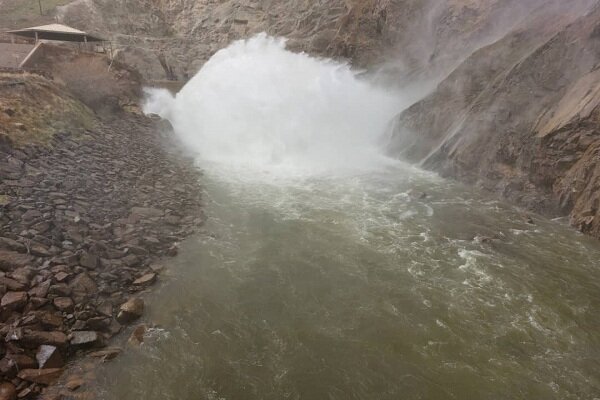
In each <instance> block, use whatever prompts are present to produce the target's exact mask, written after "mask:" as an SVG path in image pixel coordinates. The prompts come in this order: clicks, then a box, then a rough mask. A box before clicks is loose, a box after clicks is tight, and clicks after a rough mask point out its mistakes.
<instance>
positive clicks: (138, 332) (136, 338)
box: [127, 325, 148, 346]
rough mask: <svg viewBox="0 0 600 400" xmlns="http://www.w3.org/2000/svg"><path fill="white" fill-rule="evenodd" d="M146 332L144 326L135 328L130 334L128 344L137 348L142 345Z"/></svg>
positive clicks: (146, 328)
mask: <svg viewBox="0 0 600 400" xmlns="http://www.w3.org/2000/svg"><path fill="white" fill-rule="evenodd" d="M146 331H148V327H147V326H146V325H138V326H136V327H135V329H134V330H133V332H131V336H129V340H128V341H127V343H129V344H130V345H132V346H139V345H141V344H142V343H144V335H145V334H146Z"/></svg>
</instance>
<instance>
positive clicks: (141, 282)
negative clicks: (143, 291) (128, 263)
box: [133, 273, 156, 287]
mask: <svg viewBox="0 0 600 400" xmlns="http://www.w3.org/2000/svg"><path fill="white" fill-rule="evenodd" d="M154 282H156V274H154V273H150V274H146V275H143V276H141V277H139V278H138V279H136V280H135V281H133V285H134V286H141V287H145V286H150V285H152V284H153V283H154Z"/></svg>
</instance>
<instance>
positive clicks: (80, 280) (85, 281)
mask: <svg viewBox="0 0 600 400" xmlns="http://www.w3.org/2000/svg"><path fill="white" fill-rule="evenodd" d="M69 286H70V287H71V289H73V293H76V294H78V295H87V294H95V293H96V292H97V291H98V285H96V282H95V281H94V280H93V279H92V277H91V276H90V275H88V274H87V273H82V274H79V275H77V276H76V277H75V278H74V279H73V280H72V281H71V283H70V285H69Z"/></svg>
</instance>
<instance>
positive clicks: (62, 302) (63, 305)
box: [53, 297, 75, 313]
mask: <svg viewBox="0 0 600 400" xmlns="http://www.w3.org/2000/svg"><path fill="white" fill-rule="evenodd" d="M53 304H54V307H56V309H57V310H59V311H62V312H67V313H70V312H73V307H74V306H75V303H73V299H71V298H70V297H57V298H55V299H54V301H53Z"/></svg>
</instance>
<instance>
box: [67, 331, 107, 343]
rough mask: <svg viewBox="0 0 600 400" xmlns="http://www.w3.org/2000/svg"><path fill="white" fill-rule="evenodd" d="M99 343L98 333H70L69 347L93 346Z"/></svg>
mask: <svg viewBox="0 0 600 400" xmlns="http://www.w3.org/2000/svg"><path fill="white" fill-rule="evenodd" d="M99 342H100V337H99V336H98V332H95V331H75V332H73V333H71V346H93V345H95V344H98V343H99Z"/></svg>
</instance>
